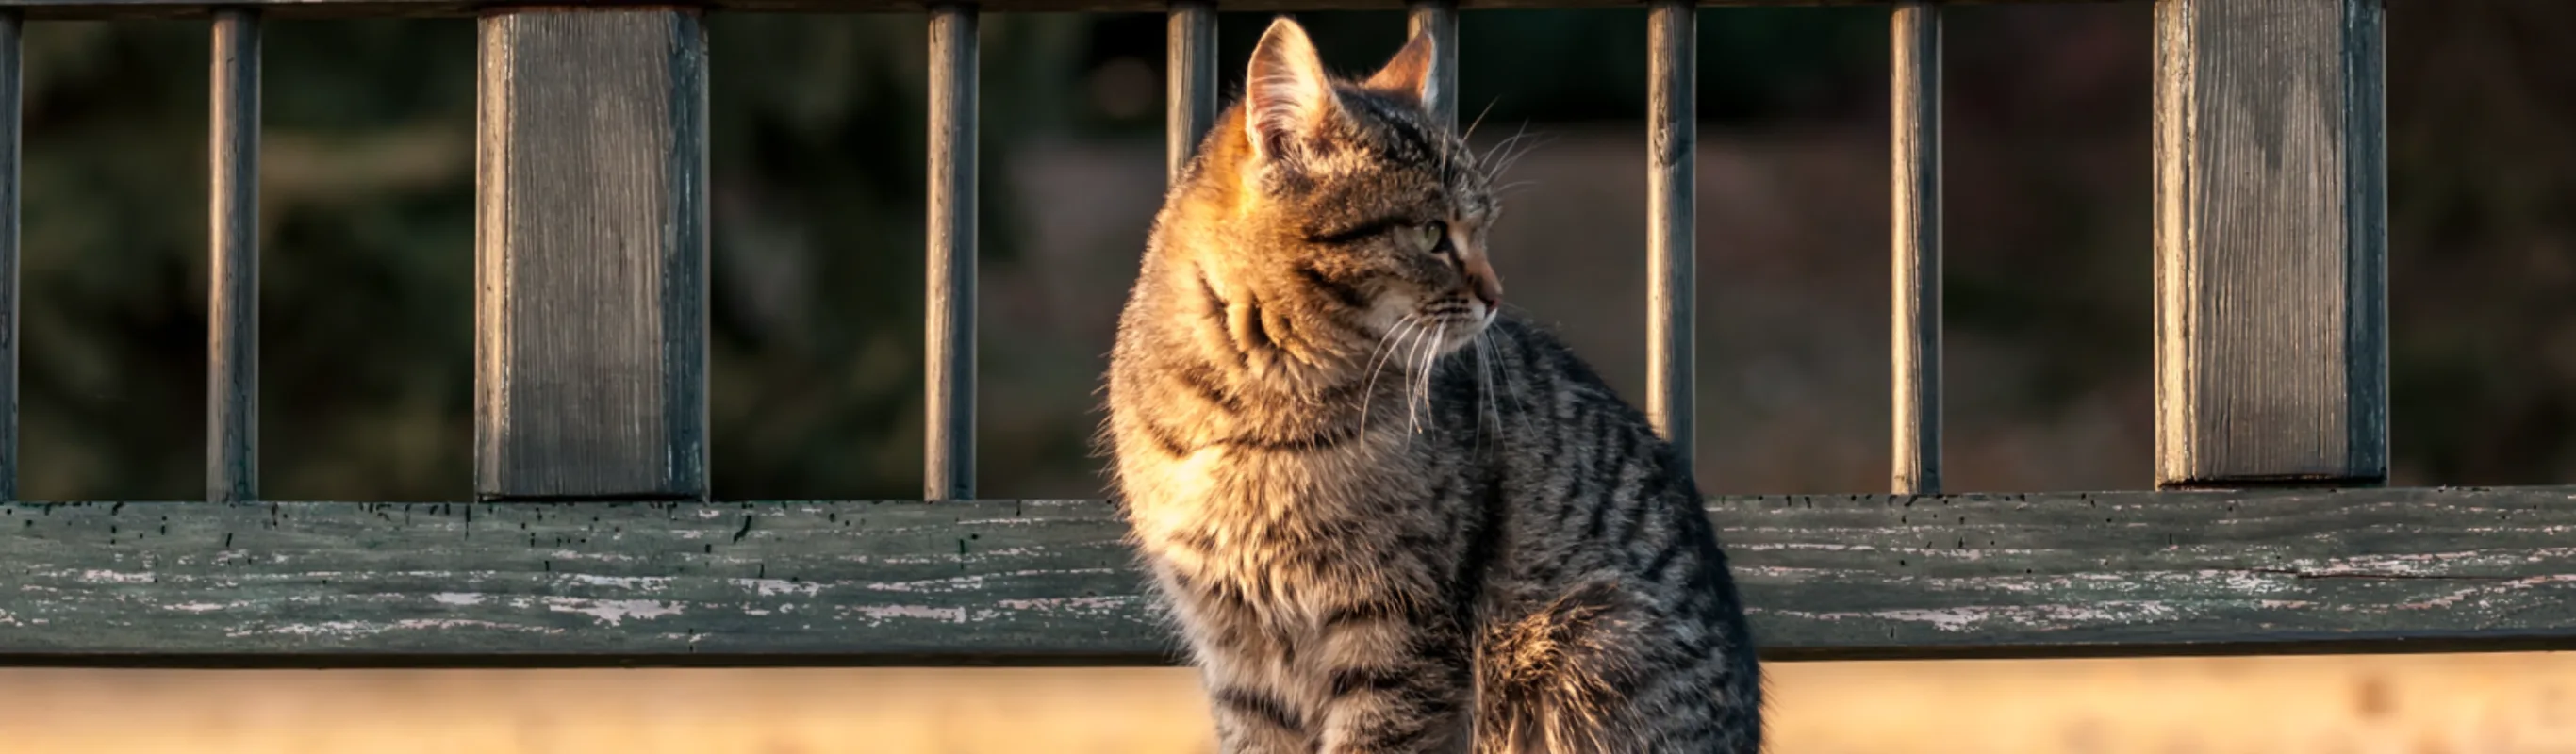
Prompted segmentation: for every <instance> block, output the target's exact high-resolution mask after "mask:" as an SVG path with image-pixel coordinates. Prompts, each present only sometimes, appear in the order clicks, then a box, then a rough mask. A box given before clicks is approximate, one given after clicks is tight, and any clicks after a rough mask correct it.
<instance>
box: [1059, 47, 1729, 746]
mask: <svg viewBox="0 0 2576 754" xmlns="http://www.w3.org/2000/svg"><path fill="white" fill-rule="evenodd" d="M1434 44H1435V43H1434V41H1433V40H1432V39H1431V37H1429V36H1427V35H1417V36H1415V37H1414V38H1413V39H1412V40H1411V41H1409V42H1408V43H1407V44H1406V45H1405V46H1404V48H1403V49H1402V51H1400V52H1398V53H1397V54H1396V55H1395V57H1394V58H1393V59H1392V60H1391V61H1390V62H1388V63H1387V64H1386V65H1385V66H1384V67H1383V68H1382V69H1380V70H1379V71H1378V72H1377V73H1375V74H1374V75H1372V76H1370V77H1368V78H1367V79H1364V80H1358V81H1351V80H1344V79H1338V78H1335V77H1332V76H1330V75H1328V74H1327V73H1326V72H1325V70H1324V69H1323V67H1322V63H1321V62H1320V61H1319V60H1318V58H1317V55H1316V52H1315V48H1314V45H1313V43H1312V42H1311V41H1310V40H1309V39H1308V37H1307V36H1306V33H1305V31H1304V30H1303V29H1302V28H1301V27H1300V26H1299V25H1298V24H1297V23H1296V22H1295V21H1293V20H1290V19H1288V18H1286V17H1280V18H1278V19H1276V20H1274V21H1273V23H1272V24H1271V26H1270V27H1269V29H1268V31H1267V32H1266V33H1264V34H1263V35H1262V38H1261V41H1260V42H1259V43H1258V45H1257V46H1256V48H1255V50H1254V51H1253V54H1252V59H1251V63H1250V68H1249V70H1248V73H1247V75H1246V77H1245V81H1246V82H1247V83H1246V86H1245V91H1244V95H1243V97H1242V98H1241V101H1240V102H1237V103H1235V104H1233V105H1232V106H1231V107H1229V108H1228V109H1227V110H1226V111H1225V112H1224V114H1223V115H1222V116H1221V117H1219V119H1218V121H1217V123H1216V125H1215V126H1214V127H1213V128H1212V129H1211V131H1210V133H1209V134H1208V135H1207V136H1206V137H1205V139H1204V140H1203V142H1202V144H1201V146H1200V148H1199V151H1198V154H1197V156H1196V157H1195V158H1193V159H1192V160H1191V161H1190V162H1189V164H1188V165H1186V166H1185V167H1184V168H1183V169H1182V171H1181V173H1180V174H1179V175H1178V176H1177V177H1176V178H1175V180H1174V181H1173V186H1172V188H1171V190H1170V193H1169V194H1168V196H1167V197H1166V199H1165V204H1164V207H1163V209H1162V210H1161V212H1160V213H1159V214H1158V215H1157V216H1156V218H1155V221H1154V226H1153V231H1152V236H1151V239H1150V241H1149V243H1148V244H1147V248H1146V251H1145V254H1144V258H1143V264H1142V266H1141V269H1140V270H1139V274H1138V277H1137V281H1136V284H1135V287H1134V288H1133V290H1132V291H1131V293H1130V297H1129V300H1128V302H1127V305H1126V308H1125V310H1124V311H1123V313H1122V314H1121V315H1120V318H1119V329H1118V341H1117V346H1116V348H1115V350H1114V351H1113V352H1112V354H1111V359H1110V361H1111V363H1110V369H1109V375H1108V386H1107V393H1108V399H1107V402H1108V405H1109V417H1108V420H1107V421H1106V422H1104V424H1103V441H1104V446H1105V449H1106V450H1107V451H1108V452H1109V454H1110V455H1111V456H1113V458H1114V461H1115V463H1114V478H1115V482H1114V487H1115V490H1116V493H1117V498H1118V500H1119V503H1120V509H1121V512H1122V515H1123V516H1124V517H1125V519H1126V522H1127V524H1128V526H1129V529H1130V537H1131V541H1132V542H1133V543H1134V544H1135V546H1136V547H1137V549H1138V552H1139V554H1140V560H1141V561H1142V563H1143V565H1144V566H1145V567H1146V570H1147V571H1148V572H1149V573H1150V574H1151V576H1152V580H1153V583H1154V585H1155V591H1156V592H1157V593H1158V594H1159V595H1160V596H1161V598H1162V600H1163V604H1164V605H1165V606H1166V607H1167V608H1168V609H1169V611H1170V615H1171V617H1172V618H1173V619H1174V621H1175V622H1176V623H1177V624H1178V625H1177V627H1178V628H1179V629H1180V633H1181V636H1182V638H1183V639H1184V640H1185V642H1186V645H1187V648H1188V650H1189V652H1190V655H1191V657H1192V660H1193V662H1194V664H1195V665H1196V666H1197V667H1198V668H1199V671H1200V675H1201V678H1202V681H1203V683H1204V684H1205V686H1206V687H1207V690H1208V693H1209V695H1210V698H1211V706H1212V707H1213V712H1214V714H1215V717H1216V722H1217V739H1218V742H1219V743H1220V745H1221V747H1222V750H1223V751H1224V752H1226V753H1227V754H1272V753H1278V752H1299V753H1301V754H1302V753H1305V752H1323V753H1326V754H1379V753H1383V752H1469V751H1472V752H1476V754H1538V753H1540V752H1548V753H1560V754H1572V753H1574V752H1584V753H1593V752H1598V753H1601V754H1629V753H1632V752H1633V753H1639V754H1642V753H1644V752H1660V753H1667V754H1702V753H1708V754H1718V753H1723V754H1750V753H1751V752H1756V751H1759V750H1760V747H1761V727H1762V724H1761V705H1762V701H1761V696H1762V689H1761V686H1762V680H1761V672H1760V669H1759V667H1758V666H1757V665H1756V662H1755V658H1754V648H1753V643H1752V637H1751V635H1750V631H1749V629H1748V628H1747V627H1746V624H1745V620H1744V614H1743V610H1742V607H1741V604H1740V602H1739V600H1738V598H1737V596H1736V591H1735V586H1734V581H1733V578H1732V577H1731V575H1730V573H1729V571H1728V569H1727V565H1726V558H1725V555H1724V553H1723V552H1722V551H1721V550H1720V549H1719V547H1718V543H1717V540H1716V536H1715V534H1714V531H1713V527H1712V526H1711V524H1710V523H1709V521H1708V519H1707V517H1706V515H1705V513H1704V510H1703V508H1702V505H1701V500H1702V498H1701V496H1700V493H1699V491H1698V489H1697V487H1696V486H1695V483H1694V482H1693V480H1692V478H1691V473H1690V469H1689V466H1688V463H1687V462H1686V461H1685V460H1684V459H1682V458H1679V457H1677V455H1676V454H1675V452H1674V451H1673V449H1672V447H1671V446H1670V445H1668V444H1667V443H1666V442H1665V441H1664V440H1663V439H1662V438H1660V437H1659V436H1658V435H1657V434H1656V433H1655V432H1654V430H1653V429H1652V428H1651V427H1650V426H1649V424H1648V422H1647V421H1646V419H1645V417H1644V416H1643V415H1641V414H1640V413H1639V412H1638V411H1637V410H1636V409H1635V408H1633V407H1631V406H1629V405H1628V404H1626V403H1624V402H1622V401H1621V400H1620V399H1619V398H1618V397H1617V396H1616V395H1615V394H1614V393H1613V392H1612V391H1611V390H1610V389H1609V388H1608V387H1606V386H1605V385H1604V384H1603V383H1602V381H1601V380H1600V379H1599V378H1598V377H1597V376H1596V375H1595V374H1594V373H1593V372H1592V370H1591V369H1590V368H1589V367H1587V366H1585V364H1584V363H1583V362H1582V361H1581V360H1579V359H1578V358H1576V357H1575V356H1574V355H1573V354H1572V353H1571V352H1570V351H1568V350H1567V349H1566V347H1565V346H1564V345H1562V344H1560V343H1559V342H1558V341H1557V340H1555V339H1554V338H1553V337H1552V336H1550V335H1548V334H1547V333H1545V332H1543V331H1541V330H1540V329H1539V328H1537V327H1535V326H1533V325H1531V324H1528V323H1526V322H1524V321H1522V320H1521V319H1520V318H1519V317H1518V316H1516V315H1513V314H1507V313H1503V312H1502V311H1501V309H1500V305H1501V299H1502V283H1501V279H1500V277H1499V276H1498V275H1497V274H1496V273H1495V271H1494V269H1493V267H1492V263H1491V261H1490V260H1489V259H1488V258H1487V256H1486V253H1485V249H1486V237H1487V235H1488V233H1489V232H1490V230H1491V228H1492V227H1493V223H1494V220H1495V218H1496V217H1497V213H1498V212H1499V211H1500V206H1499V204H1497V199H1496V196H1495V193H1494V188H1493V184H1492V180H1493V176H1492V175H1491V171H1490V170H1489V168H1491V167H1492V166H1491V165H1488V164H1486V163H1487V162H1488V161H1487V160H1484V159H1481V158H1480V156H1479V155H1477V154H1475V153H1473V152H1470V151H1469V150H1468V149H1467V147H1466V143H1465V141H1464V140H1463V139H1462V138H1460V137H1459V136H1458V135H1457V134H1455V133H1454V132H1452V131H1451V130H1450V129H1448V128H1446V127H1445V126H1443V125H1440V124H1438V123H1437V122H1436V121H1434V120H1433V118H1432V116H1431V114H1430V113H1429V111H1428V110H1427V109H1426V106H1425V104H1424V103H1425V102H1429V101H1432V100H1433V99H1435V98H1436V97H1440V96H1445V94H1444V93H1440V92H1435V91H1433V89H1434V87H1436V86H1438V85H1439V84H1438V83H1437V82H1436V81H1435V80H1434V79H1433V78H1432V77H1431V75H1430V70H1431V60H1432V54H1433V52H1434V50H1433V45H1434Z"/></svg>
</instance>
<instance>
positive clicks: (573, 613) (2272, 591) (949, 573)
mask: <svg viewBox="0 0 2576 754" xmlns="http://www.w3.org/2000/svg"><path fill="white" fill-rule="evenodd" d="M1710 510H1711V516H1712V518H1713V519H1714V520H1715V521H1717V522H1718V523H1719V524H1720V526H1721V527H1722V529H1721V532H1722V533H1721V536H1722V537H1723V538H1724V539H1725V541H1726V543H1727V545H1728V547H1729V549H1730V551H1731V552H1732V553H1733V557H1734V559H1735V563H1736V568H1737V571H1738V579H1739V580H1740V581H1741V583H1742V588H1743V592H1744V595H1745V599H1746V600H1747V602H1748V603H1749V604H1750V608H1751V611H1752V615H1753V618H1754V621H1755V626H1756V631H1757V634H1758V636H1759V637H1760V639H1761V640H1762V641H1763V642H1764V645H1765V651H1766V653H1767V654H1768V655H1769V656H1771V657H1774V658H1776V659H1786V660H1797V659H1833V658H1849V657H1962V656H2075V655H2106V654H2109V655H2135V654H2209V653H2243V652H2261V653H2286V652H2312V651H2315V652H2333V651H2407V650H2443V651H2456V650H2490V649H2530V648H2558V649H2576V487H2547V488H2519V489H2492V490H2485V489H2365V490H2345V491H2316V490H2283V491H2260V492H2187V493H2178V492H2167V493H2149V492H2126V493H2106V494H2074V493H2066V494H2050V495H2027V496H2024V495H1959V496H1937V497H1934V496H1927V497H1909V496H1890V495H1861V496H1773V497H1742V498H1723V499H1719V500H1715V501H1712V503H1711V509H1710ZM1123 532H1124V528H1123V527H1122V526H1121V525H1120V524H1119V522H1118V521H1117V519H1116V518H1115V516H1114V512H1113V511H1112V510H1111V509H1110V508H1109V507H1108V506H1107V505H1106V504H1103V503H1100V502H1097V501H980V502H955V503H937V504H923V503H914V502H763V503H567V504H552V503H412V504H401V503H245V504H206V503H71V504H36V503H19V504H6V505H0V574H6V577H5V582H0V662H5V663H13V664H139V665H193V664H220V665H254V666H255V665H289V666H308V665H311V666H367V665H386V664H397V665H402V664H430V665H476V664H484V665H595V664H770V663H794V664H824V665H828V664H881V663H900V664H965V663H1005V664H1045V663H1154V662H1165V661H1168V660H1169V656H1168V654H1167V650H1168V649H1169V647H1170V644H1169V643H1168V641H1167V640H1166V638H1165V637H1166V632H1165V631H1163V630H1162V629H1161V628H1160V627H1159V626H1158V624H1157V623H1156V621H1155V619H1154V618H1153V615H1154V613H1153V611H1152V609H1151V608H1150V607H1149V603H1148V601H1147V600H1146V598H1145V597H1143V596H1142V592H1141V590H1140V582H1139V581H1138V580H1137V577H1136V576H1135V574H1134V572H1133V571H1131V570H1130V567H1129V564H1130V563H1131V558H1130V554H1129V551H1128V549H1127V548H1126V546H1125V545H1124V544H1123V543H1122V539H1121V537H1122V535H1123Z"/></svg>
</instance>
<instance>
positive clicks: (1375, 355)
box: [1360, 313, 1422, 437]
mask: <svg viewBox="0 0 2576 754" xmlns="http://www.w3.org/2000/svg"><path fill="white" fill-rule="evenodd" d="M1421 321H1422V315H1421V314H1418V313H1417V314H1407V315H1404V318H1403V319H1399V320H1396V321H1395V327H1393V328H1391V329H1389V330H1387V334H1386V339H1385V340H1381V341H1379V342H1378V344H1377V349H1376V350H1374V351H1371V352H1370V356H1371V357H1372V358H1371V359H1370V361H1369V368H1368V381H1367V382H1366V383H1365V384H1362V385H1361V386H1360V436H1361V437H1367V436H1368V420H1369V399H1371V398H1375V397H1377V375H1378V373H1379V371H1380V370H1381V369H1383V368H1384V367H1385V366H1386V363H1387V358H1388V357H1392V356H1394V355H1395V351H1396V342H1397V341H1398V340H1401V339H1402V336H1403V335H1404V334H1405V333H1406V331H1407V330H1409V329H1411V328H1412V327H1413V326H1414V325H1416V324H1419V323H1420V322H1421Z"/></svg>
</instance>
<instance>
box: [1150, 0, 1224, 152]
mask: <svg viewBox="0 0 2576 754" xmlns="http://www.w3.org/2000/svg"><path fill="white" fill-rule="evenodd" d="M1166 23H1167V24H1168V25H1169V27H1170V28H1169V34H1170V38H1169V40H1168V41H1166V42H1164V44H1163V54H1164V63H1165V65H1164V68H1165V74H1164V80H1165V82H1166V90H1165V92H1164V94H1163V100H1164V111H1163V112H1164V115H1163V139H1164V142H1163V147H1164V149H1163V155H1164V157H1163V171H1164V175H1165V176H1167V177H1168V178H1170V179H1172V180H1179V179H1180V177H1181V168H1182V167H1184V166H1187V165H1189V164H1190V157H1191V156H1192V155H1194V154H1196V153H1197V152H1198V148H1199V140H1200V139H1201V138H1205V137H1206V135H1207V130H1208V127H1209V126H1211V125H1214V124H1215V123H1216V3H1215V2H1213V1H1212V0H1178V1H1177V2H1174V3H1172V11H1171V15H1170V17H1169V18H1168V20H1167V22H1166Z"/></svg>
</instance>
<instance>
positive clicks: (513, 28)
mask: <svg viewBox="0 0 2576 754" xmlns="http://www.w3.org/2000/svg"><path fill="white" fill-rule="evenodd" d="M481 23H482V26H481V36H480V38H481V44H482V58H481V66H482V81H481V85H480V91H479V92H478V94H477V97H478V100H479V102H480V113H479V119H478V127H479V128H480V129H481V131H480V133H479V135H478V137H477V146H476V149H475V157H476V173H475V189H476V203H477V217H476V221H475V278H476V281H477V283H478V285H477V290H476V291H475V319H476V323H475V324H476V337H475V344H474V346H475V422H474V434H475V480H476V481H475V491H476V493H477V494H478V495H481V496H482V497H484V498H486V499H602V498H638V499H704V498H705V496H706V495H707V460H706V454H707V447H706V443H707V387H706V385H707V350H706V349H707V309H706V297H707V172H706V170H707V91H706V86H707V85H706V40H705V37H704V33H703V31H702V30H701V29H700V26H699V19H698V16H697V13H696V12H695V11H686V10H634V11H613V12H612V11H580V12H572V11H538V10H530V11H525V12H511V13H500V14H496V15H491V16H486V17H484V18H483V20H482V22H481Z"/></svg>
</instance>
